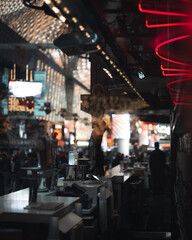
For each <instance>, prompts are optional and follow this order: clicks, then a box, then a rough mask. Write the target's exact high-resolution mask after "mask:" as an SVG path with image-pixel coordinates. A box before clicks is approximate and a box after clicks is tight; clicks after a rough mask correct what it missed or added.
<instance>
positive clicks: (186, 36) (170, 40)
mask: <svg viewBox="0 0 192 240" xmlns="http://www.w3.org/2000/svg"><path fill="white" fill-rule="evenodd" d="M190 36H191V35H184V36H180V37H176V38H172V39H169V40H167V41H164V42H162V43H160V44H158V45H157V46H156V48H155V53H156V55H157V56H158V57H159V58H161V59H163V60H165V61H168V62H172V63H176V64H180V65H184V66H190V64H187V63H182V62H178V61H175V60H171V59H169V58H166V57H163V56H161V55H160V54H159V48H160V47H162V46H164V45H166V44H169V43H171V42H175V41H178V40H181V39H184V38H188V37H190Z"/></svg>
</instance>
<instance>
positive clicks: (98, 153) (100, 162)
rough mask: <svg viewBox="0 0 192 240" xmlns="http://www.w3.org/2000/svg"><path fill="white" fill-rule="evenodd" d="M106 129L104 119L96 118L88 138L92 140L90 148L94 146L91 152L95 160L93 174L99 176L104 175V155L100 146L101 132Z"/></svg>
mask: <svg viewBox="0 0 192 240" xmlns="http://www.w3.org/2000/svg"><path fill="white" fill-rule="evenodd" d="M105 130H106V123H105V121H104V120H101V119H99V120H97V121H96V122H94V123H93V131H92V133H91V137H90V139H91V140H92V141H93V143H92V148H94V150H93V151H91V152H92V154H91V155H92V157H93V158H94V160H95V166H94V170H95V174H98V175H99V176H104V155H103V151H102V148H101V142H102V138H103V134H104V132H105Z"/></svg>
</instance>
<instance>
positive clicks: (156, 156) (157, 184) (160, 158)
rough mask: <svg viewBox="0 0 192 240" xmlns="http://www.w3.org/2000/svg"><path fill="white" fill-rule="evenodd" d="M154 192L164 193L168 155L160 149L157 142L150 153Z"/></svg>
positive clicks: (155, 193)
mask: <svg viewBox="0 0 192 240" xmlns="http://www.w3.org/2000/svg"><path fill="white" fill-rule="evenodd" d="M149 165H150V170H151V175H152V186H153V194H154V195H157V194H163V193H164V185H165V169H166V157H165V153H164V152H163V151H161V150H160V149H159V143H158V142H155V150H154V151H152V152H151V154H150V160H149Z"/></svg>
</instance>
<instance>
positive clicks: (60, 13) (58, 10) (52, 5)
mask: <svg viewBox="0 0 192 240" xmlns="http://www.w3.org/2000/svg"><path fill="white" fill-rule="evenodd" d="M44 2H45V3H46V4H47V5H48V6H49V8H51V9H52V11H54V13H55V14H56V15H57V16H58V17H59V19H60V20H61V19H62V16H63V17H64V19H65V21H66V18H67V19H68V20H70V21H72V22H74V23H75V24H77V27H78V28H79V29H80V30H81V31H84V32H85V36H86V37H87V38H91V35H90V33H89V32H88V31H86V29H85V27H84V26H83V25H81V24H79V20H78V19H77V17H74V16H70V15H69V14H70V10H69V9H68V8H67V7H66V6H64V7H62V8H61V7H58V6H59V5H60V4H62V2H61V1H60V0H57V1H56V5H55V2H53V1H52V0H44ZM61 9H62V10H61ZM63 12H64V13H65V14H67V15H68V16H66V15H65V16H64V14H63ZM62 22H63V21H62ZM92 40H93V39H92ZM93 42H94V41H93ZM96 48H97V49H98V51H100V52H101V54H102V55H103V56H105V59H106V61H107V62H109V64H111V66H112V67H113V69H114V70H116V71H117V73H118V74H119V75H120V77H123V79H124V80H125V81H126V82H127V83H128V85H129V86H130V87H131V89H132V90H133V91H134V93H135V94H136V95H137V96H138V97H139V98H140V99H141V100H142V101H144V102H145V100H144V98H143V97H142V96H141V94H140V93H139V92H138V91H137V90H136V89H135V88H134V87H133V85H132V84H131V82H130V81H129V80H128V78H127V77H126V75H125V74H124V73H123V72H122V71H121V70H120V69H119V68H118V67H117V66H116V65H115V64H114V62H113V61H112V60H111V59H110V57H109V56H108V55H107V54H106V52H105V51H104V50H103V49H102V47H101V46H100V45H99V44H98V45H97V46H96Z"/></svg>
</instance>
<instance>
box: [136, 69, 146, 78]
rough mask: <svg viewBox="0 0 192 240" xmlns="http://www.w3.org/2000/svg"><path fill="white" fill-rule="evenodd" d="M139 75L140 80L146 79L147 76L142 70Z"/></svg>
mask: <svg viewBox="0 0 192 240" xmlns="http://www.w3.org/2000/svg"><path fill="white" fill-rule="evenodd" d="M137 74H138V77H139V79H143V78H145V74H144V73H143V71H142V70H141V69H139V70H138V72H137Z"/></svg>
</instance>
